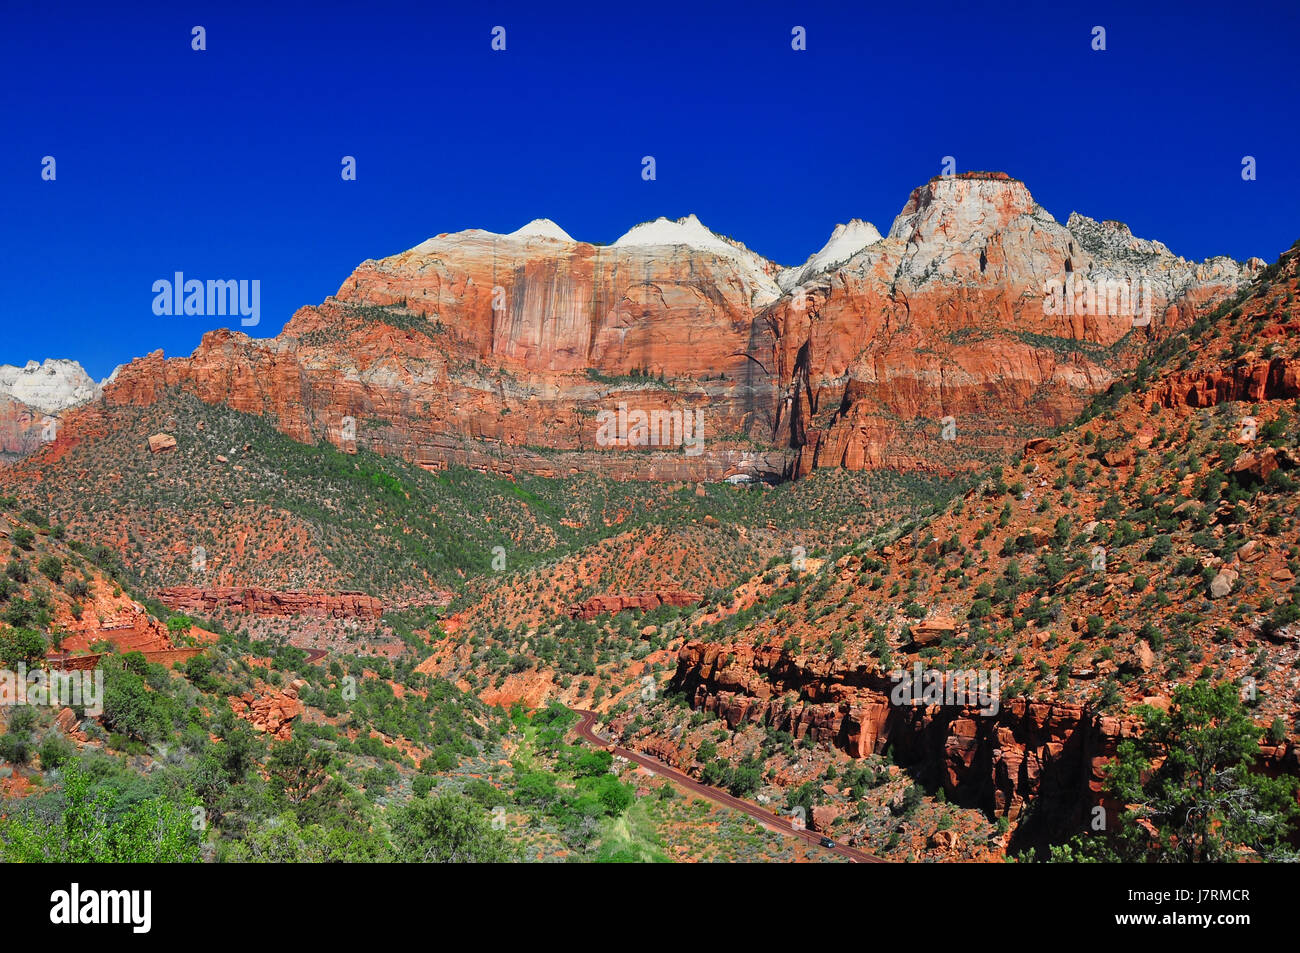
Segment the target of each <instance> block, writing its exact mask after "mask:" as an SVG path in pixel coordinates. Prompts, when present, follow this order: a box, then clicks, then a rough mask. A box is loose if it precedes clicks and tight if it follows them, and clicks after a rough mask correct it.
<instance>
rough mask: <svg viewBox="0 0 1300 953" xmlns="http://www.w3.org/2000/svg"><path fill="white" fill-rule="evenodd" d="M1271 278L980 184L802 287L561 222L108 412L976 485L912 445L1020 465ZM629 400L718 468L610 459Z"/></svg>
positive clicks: (476, 234)
mask: <svg viewBox="0 0 1300 953" xmlns="http://www.w3.org/2000/svg"><path fill="white" fill-rule="evenodd" d="M1262 264H1263V263H1262V262H1259V261H1258V260H1257V259H1251V260H1250V261H1249V262H1247V263H1245V264H1241V263H1238V262H1236V261H1233V260H1232V259H1229V258H1225V257H1219V258H1213V259H1210V260H1208V261H1205V262H1202V263H1196V262H1191V261H1187V260H1185V259H1182V258H1179V257H1177V256H1175V255H1174V254H1172V253H1171V252H1170V251H1169V249H1167V248H1166V247H1165V246H1164V245H1162V244H1160V243H1159V242H1154V241H1147V240H1144V239H1139V238H1135V237H1134V236H1133V235H1132V234H1131V232H1130V231H1129V230H1128V228H1127V227H1126V226H1124V225H1122V224H1120V223H1118V222H1110V221H1107V222H1097V221H1094V220H1092V219H1090V218H1087V217H1085V216H1082V215H1079V214H1077V213H1075V214H1072V215H1071V216H1070V217H1069V219H1068V221H1067V222H1066V223H1065V224H1064V225H1062V224H1060V223H1058V222H1056V221H1055V220H1054V219H1053V218H1052V216H1051V215H1050V214H1049V213H1048V212H1047V211H1046V210H1045V209H1043V208H1042V207H1041V206H1039V205H1038V204H1037V203H1036V202H1035V201H1034V199H1033V197H1032V196H1031V195H1030V193H1029V190H1028V189H1027V188H1026V187H1025V185H1024V184H1023V183H1021V182H1019V181H1016V180H1014V179H1011V178H1010V177H1008V176H1006V175H1004V174H1002V173H967V174H963V175H958V176H955V177H948V178H942V177H941V178H937V179H934V180H932V181H930V182H928V183H926V184H925V185H923V186H921V187H919V188H917V189H916V190H915V191H913V192H912V194H911V196H910V197H909V198H908V200H907V202H906V204H905V205H904V206H903V209H902V212H901V213H900V214H899V215H898V217H897V218H896V219H895V220H894V223H893V225H892V227H891V228H890V229H889V232H888V233H887V234H885V235H883V236H882V235H881V234H880V233H879V232H878V231H877V230H876V229H875V228H874V227H873V226H871V225H869V224H868V223H865V222H860V221H857V220H855V221H854V222H852V223H850V225H847V226H840V227H839V228H838V229H836V232H835V234H834V235H833V236H832V239H831V241H830V242H829V243H828V245H827V246H826V248H824V249H822V251H821V252H819V253H817V254H816V255H813V256H812V257H811V258H810V259H809V260H808V262H807V263H805V264H804V265H802V266H797V267H793V268H783V267H781V266H779V265H777V264H776V263H774V262H771V261H768V260H767V259H765V258H763V257H762V256H760V255H758V254H756V253H754V252H752V251H750V250H749V249H747V248H746V247H745V246H743V245H741V244H739V243H737V242H733V241H731V240H730V239H724V238H722V237H721V236H718V235H716V234H714V233H713V232H710V231H709V230H708V229H706V228H705V227H704V226H703V225H701V224H700V223H699V222H698V220H696V219H695V218H694V217H693V216H692V217H690V218H688V219H682V220H679V221H678V222H669V221H667V220H664V219H661V220H659V221H658V222H653V223H648V224H646V225H641V226H637V227H636V228H634V229H632V230H631V231H630V232H629V233H628V234H627V235H624V236H623V237H622V238H620V239H619V240H618V241H616V242H614V243H613V244H611V245H608V246H603V245H593V244H589V243H585V242H578V241H574V240H572V239H570V238H569V237H568V236H567V235H566V234H565V233H564V232H563V231H562V230H560V229H559V228H558V226H555V225H554V224H553V223H550V222H545V221H539V222H535V223H532V224H531V225H529V226H526V227H524V228H522V229H520V230H519V231H518V232H514V233H511V234H508V235H499V234H494V233H491V232H486V231H481V230H477V229H471V230H468V231H463V232H457V233H454V234H443V235H438V236H436V237H434V238H431V239H429V240H428V241H425V242H423V243H421V244H419V245H417V246H415V247H414V248H411V249H410V250H408V251H405V252H402V253H401V254H398V255H394V256H392V257H389V258H384V259H381V260H368V261H365V262H362V264H361V265H360V266H359V267H358V268H357V269H356V270H355V271H354V272H353V273H352V275H351V276H350V277H349V278H348V279H347V280H346V281H345V282H344V283H343V285H342V287H341V288H340V289H339V291H338V293H337V294H336V295H334V296H332V297H330V298H328V299H327V300H326V301H325V302H324V303H322V304H320V305H317V306H308V307H304V308H301V309H299V310H298V311H297V312H296V313H295V314H294V315H293V318H292V320H291V321H290V322H289V323H288V324H287V325H286V326H285V328H284V330H283V331H282V332H281V333H280V335H279V336H278V337H275V338H272V339H259V340H253V339H250V338H248V337H246V336H245V335H243V334H241V333H237V332H234V331H230V330H215V331H211V332H209V333H208V334H206V335H205V336H204V337H203V340H202V342H201V344H200V346H199V347H198V349H197V350H196V351H195V352H194V353H193V354H192V355H191V356H189V357H181V358H171V359H165V358H164V356H163V354H162V352H161V351H156V352H154V353H152V354H150V355H148V356H147V357H144V358H140V359H138V360H136V361H133V362H131V363H130V364H129V365H126V366H125V367H123V368H121V369H120V370H119V371H118V372H117V374H116V375H115V377H114V379H112V380H111V381H109V382H107V383H106V384H105V386H104V390H103V393H104V400H106V401H107V402H108V403H109V404H111V405H122V404H128V405H148V404H150V403H152V402H155V401H157V400H159V399H160V398H161V397H162V396H163V395H164V394H165V393H166V392H167V391H168V389H170V388H179V389H181V390H184V391H187V392H189V393H191V394H194V395H196V396H198V397H199V398H201V399H202V400H204V401H207V402H209V403H215V404H224V405H227V406H229V407H231V408H234V409H235V410H238V411H243V412H247V413H251V414H258V415H265V416H268V417H269V418H271V419H273V420H274V421H275V425H276V426H277V427H278V428H279V429H280V430H281V431H282V432H283V433H285V434H287V435H289V436H290V437H292V438H294V439H296V440H300V441H305V442H315V441H317V440H319V439H322V438H323V439H326V440H329V441H330V442H332V443H334V444H335V445H336V446H338V447H340V448H341V449H343V450H345V451H354V450H356V449H357V448H358V447H367V448H370V449H372V450H375V451H377V452H380V453H384V454H390V455H397V456H400V457H402V458H405V459H408V460H411V461H415V462H417V463H419V464H420V465H422V466H425V467H427V468H430V469H441V468H445V467H447V466H449V465H466V466H470V467H474V468H477V469H480V470H483V471H487V472H496V473H503V474H511V473H532V474H538V475H543V476H565V475H571V474H575V473H579V472H597V473H601V474H604V475H607V476H612V477H615V478H640V479H652V480H671V481H676V480H695V481H700V480H721V479H728V478H730V479H736V480H743V479H747V478H783V477H798V476H801V475H805V474H807V473H809V472H811V471H812V470H814V469H816V468H823V467H844V468H848V469H852V470H861V469H872V468H882V467H890V468H899V469H914V470H916V469H926V470H939V471H943V470H951V469H953V468H960V466H961V465H960V462H959V461H958V462H956V463H953V462H950V463H943V462H937V461H936V454H934V453H933V452H931V451H930V450H926V449H923V447H922V445H921V444H920V443H919V442H918V439H917V438H918V435H919V434H926V435H928V437H929V438H930V439H935V441H936V445H937V443H938V439H937V438H938V434H939V427H940V421H941V420H942V419H943V418H945V417H948V416H951V417H953V418H954V421H955V427H956V431H955V432H956V433H957V434H959V435H960V439H961V440H962V441H964V444H963V446H965V447H967V448H973V447H982V448H983V449H985V450H989V449H992V450H1008V451H1009V450H1013V449H1015V448H1017V447H1019V445H1020V443H1021V441H1022V440H1023V438H1024V437H1025V436H1032V435H1033V433H1031V432H1030V431H1041V430H1043V429H1045V428H1049V427H1052V426H1055V425H1057V424H1061V423H1064V422H1066V421H1068V420H1070V419H1072V418H1073V416H1074V415H1075V414H1076V412H1077V411H1078V410H1079V409H1080V407H1081V406H1082V405H1083V403H1084V401H1085V400H1086V399H1087V398H1088V397H1089V396H1090V395H1092V394H1093V393H1095V392H1097V391H1099V390H1103V389H1105V388H1106V387H1107V386H1108V385H1109V384H1110V383H1111V382H1112V381H1113V380H1114V379H1115V378H1116V376H1117V374H1119V373H1120V372H1122V370H1123V369H1124V368H1125V367H1126V366H1128V365H1129V364H1131V363H1132V361H1133V360H1135V351H1136V348H1127V347H1126V345H1125V342H1124V339H1125V337H1126V335H1134V336H1136V337H1137V338H1138V339H1140V340H1145V339H1147V338H1150V337H1160V336H1164V335H1166V334H1168V333H1170V332H1171V331H1172V330H1173V329H1176V328H1178V327H1179V326H1181V325H1183V324H1185V323H1187V322H1188V321H1190V320H1191V316H1192V314H1193V312H1194V311H1195V309H1197V308H1198V307H1201V306H1203V305H1204V304H1206V303H1207V302H1215V301H1218V300H1220V299H1222V298H1224V297H1226V296H1227V295H1229V294H1231V293H1233V292H1235V291H1236V289H1237V288H1238V287H1239V286H1240V285H1241V284H1242V283H1243V282H1244V281H1246V280H1247V279H1248V278H1249V277H1250V276H1251V275H1252V274H1254V273H1255V272H1256V271H1257V270H1258V269H1259V268H1260V267H1262ZM1067 276H1070V277H1072V278H1073V279H1074V280H1077V281H1083V282H1094V283H1097V282H1102V281H1105V280H1108V279H1115V280H1123V281H1132V282H1143V283H1145V285H1146V287H1147V289H1148V293H1149V300H1150V302H1151V314H1152V320H1151V322H1150V323H1149V324H1145V325H1140V326H1137V327H1135V326H1134V325H1135V322H1134V317H1133V315H1131V314H1105V313H1099V314H1078V313H1073V312H1074V311H1075V310H1077V309H1075V308H1073V307H1071V308H1064V307H1053V306H1050V305H1049V304H1048V303H1047V301H1048V298H1049V295H1048V293H1047V292H1048V286H1047V283H1048V282H1049V281H1064V280H1065V279H1066V277H1067ZM1111 310H1114V309H1111ZM1061 312H1069V313H1061ZM1115 345H1119V347H1117V348H1115V349H1114V350H1113V351H1112V350H1110V349H1111V348H1112V347H1113V346H1115ZM620 401H622V402H626V403H627V405H628V406H629V407H631V408H636V409H641V410H644V411H646V412H650V411H653V410H664V411H667V410H673V409H677V410H696V409H698V410H701V411H703V412H704V440H705V447H704V450H703V452H702V453H699V454H697V455H690V454H686V453H684V452H683V449H682V448H681V447H680V446H676V445H673V446H668V447H662V446H661V447H655V448H649V449H640V448H638V449H635V450H629V449H628V448H627V446H626V445H625V444H616V445H613V446H608V445H605V446H602V445H599V444H598V443H597V439H596V435H597V426H596V424H595V416H596V414H597V413H599V412H600V411H601V410H614V409H615V408H616V406H617V404H618V403H619V402H620ZM74 416H75V412H74ZM533 448H542V449H544V450H545V452H544V453H543V452H538V450H535V449H533Z"/></svg>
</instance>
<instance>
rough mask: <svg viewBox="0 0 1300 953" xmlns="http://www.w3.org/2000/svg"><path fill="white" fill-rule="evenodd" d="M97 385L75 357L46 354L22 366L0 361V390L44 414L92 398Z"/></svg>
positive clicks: (58, 410) (94, 395)
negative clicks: (52, 356)
mask: <svg viewBox="0 0 1300 953" xmlns="http://www.w3.org/2000/svg"><path fill="white" fill-rule="evenodd" d="M101 386H102V385H101V384H96V383H95V381H94V380H93V379H92V378H91V376H90V375H89V374H87V373H86V372H85V370H84V369H83V368H82V366H81V365H80V364H78V363H77V362H76V361H70V360H65V359H61V358H52V359H49V358H47V359H46V360H45V361H43V362H41V363H37V362H36V361H28V362H27V363H26V364H25V365H24V366H22V367H14V366H13V365H12V364H0V393H3V394H8V395H9V396H10V397H12V398H13V399H14V400H16V401H19V402H21V403H23V404H26V405H27V406H28V407H31V408H32V409H33V410H38V411H40V412H41V413H44V414H57V413H59V412H60V411H63V410H67V409H68V408H69V407H75V406H77V405H78V404H84V403H86V402H87V401H91V400H94V399H95V398H97V397H98V396H99V393H100V387H101Z"/></svg>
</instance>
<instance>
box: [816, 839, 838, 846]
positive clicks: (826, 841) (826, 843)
mask: <svg viewBox="0 0 1300 953" xmlns="http://www.w3.org/2000/svg"><path fill="white" fill-rule="evenodd" d="M817 843H819V844H821V845H822V846H823V847H834V846H836V845H835V841H833V840H831V839H830V838H829V837H823V838H822V839H821V840H819V841H818V842H817Z"/></svg>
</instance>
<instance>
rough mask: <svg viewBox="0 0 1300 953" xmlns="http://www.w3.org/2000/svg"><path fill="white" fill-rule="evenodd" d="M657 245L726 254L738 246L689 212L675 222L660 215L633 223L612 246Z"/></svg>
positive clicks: (731, 253)
mask: <svg viewBox="0 0 1300 953" xmlns="http://www.w3.org/2000/svg"><path fill="white" fill-rule="evenodd" d="M657 245H687V246H689V247H691V248H701V249H705V250H708V251H713V252H718V253H720V254H725V255H734V254H735V253H736V252H737V251H739V249H738V248H737V247H736V246H735V245H733V244H731V243H730V242H728V241H727V240H726V239H725V238H723V237H722V236H721V235H718V234H715V233H714V232H712V231H710V230H709V229H707V228H705V227H704V224H703V223H702V222H701V221H700V220H699V219H698V218H696V217H695V214H694V213H692V214H690V215H687V216H686V217H685V218H679V219H677V220H676V221H673V220H672V219H668V218H664V217H663V216H660V217H659V218H657V219H655V220H654V221H653V222H642V223H641V224H640V225H634V226H632V228H630V229H628V231H627V232H626V233H625V234H623V235H620V236H619V238H618V240H617V241H615V242H614V244H613V246H612V247H614V248H646V247H654V246H657Z"/></svg>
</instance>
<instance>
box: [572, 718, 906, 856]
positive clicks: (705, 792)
mask: <svg viewBox="0 0 1300 953" xmlns="http://www.w3.org/2000/svg"><path fill="white" fill-rule="evenodd" d="M569 710H570V711H571V712H573V713H574V714H575V715H577V716H578V724H577V725H575V726H574V731H576V732H577V733H578V735H579V736H580V737H581V738H582V739H583V740H584V741H586V742H588V743H589V744H593V745H595V746H596V747H597V748H603V749H604V750H606V751H608V752H610V753H611V754H616V755H618V756H619V757H621V758H627V760H629V761H631V762H633V763H635V764H639V765H641V766H642V767H643V768H649V769H650V770H651V771H653V772H654V773H655V774H658V775H660V776H661V777H665V778H667V779H668V780H670V781H673V782H675V783H677V784H680V785H681V786H682V787H684V788H686V789H688V790H690V791H692V792H694V793H695V794H698V795H700V797H704V798H708V799H709V800H710V801H713V802H714V803H715V804H721V805H722V806H723V807H729V808H732V809H733V810H737V811H743V812H744V813H746V814H748V815H749V816H750V817H752V818H754V819H755V820H757V821H760V822H761V823H763V824H766V825H768V826H770V827H775V828H776V829H778V830H779V831H781V832H782V833H790V834H793V835H794V836H795V837H800V838H802V839H803V840H805V841H807V842H808V843H810V844H812V845H814V846H817V847H820V846H821V839H822V836H823V835H821V834H817V833H815V832H813V831H810V830H807V829H804V828H797V827H794V826H793V825H792V824H791V823H790V821H788V820H787V819H785V818H783V817H781V816H780V815H777V814H773V813H772V812H771V811H769V810H766V809H765V808H762V807H759V806H758V805H757V804H754V803H752V802H750V801H746V800H743V799H742V798H738V797H735V796H734V795H732V794H728V793H727V792H726V791H723V790H720V789H718V788H715V787H710V786H709V785H707V784H704V783H702V782H700V781H697V780H696V779H695V778H693V777H691V776H690V775H689V774H684V773H683V772H681V771H678V770H677V769H676V768H674V767H671V766H670V765H667V764H664V763H663V762H662V761H660V760H658V759H657V758H651V757H650V756H649V755H644V754H641V753H640V752H638V751H630V750H629V749H627V748H620V747H619V746H618V745H615V744H612V743H611V742H609V741H607V740H605V739H604V738H602V737H600V735H598V734H596V730H595V727H594V726H595V724H596V713H595V712H592V711H584V710H582V709H580V708H570V709H569ZM822 850H828V851H830V852H831V853H833V854H839V855H840V856H841V857H844V858H846V859H848V860H851V861H854V862H855V863H861V864H887V863H889V861H887V860H884V859H882V858H880V857H875V856H873V855H871V854H868V853H866V852H865V851H861V850H858V849H857V848H854V847H849V846H847V845H845V844H840V843H836V844H835V846H834V847H822Z"/></svg>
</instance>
